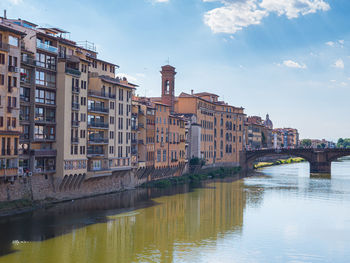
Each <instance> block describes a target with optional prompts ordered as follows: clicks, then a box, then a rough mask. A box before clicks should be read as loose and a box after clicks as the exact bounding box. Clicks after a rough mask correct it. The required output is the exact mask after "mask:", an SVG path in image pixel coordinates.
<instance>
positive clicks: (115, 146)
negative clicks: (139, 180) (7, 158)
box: [3, 19, 136, 177]
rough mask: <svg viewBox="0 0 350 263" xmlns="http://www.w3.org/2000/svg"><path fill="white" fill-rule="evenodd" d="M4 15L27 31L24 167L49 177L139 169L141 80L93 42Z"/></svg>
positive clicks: (24, 50)
mask: <svg viewBox="0 0 350 263" xmlns="http://www.w3.org/2000/svg"><path fill="white" fill-rule="evenodd" d="M3 21H5V22H4V23H5V24H6V25H7V26H8V27H10V28H11V29H13V30H17V31H19V32H22V33H21V34H23V33H24V32H25V34H26V35H25V36H24V37H23V39H22V41H21V45H20V46H19V47H22V52H21V51H19V52H21V53H22V54H21V75H20V76H21V89H20V98H21V102H20V105H21V123H20V124H21V126H22V130H23V133H22V136H21V138H20V150H21V162H20V163H21V167H22V169H23V170H24V171H25V172H26V173H28V174H29V173H30V174H34V175H36V174H41V175H45V177H47V175H55V176H58V177H63V176H66V175H67V176H68V175H84V176H87V177H91V176H106V175H111V174H112V171H114V170H120V169H123V170H124V169H131V160H130V151H131V150H130V148H131V147H130V146H131V142H130V141H131V98H132V91H133V90H134V89H135V88H136V85H134V84H131V83H129V82H128V81H127V79H125V78H124V79H120V78H116V77H115V70H116V68H118V66H117V65H115V64H113V63H110V62H107V61H103V60H101V59H99V58H98V57H97V52H96V49H95V47H94V45H93V44H91V43H88V42H85V43H77V42H74V41H72V40H69V39H68V37H67V34H68V33H69V32H67V31H64V30H62V29H59V28H42V27H41V28H39V27H38V26H37V25H35V24H34V23H31V22H29V21H25V20H21V19H16V20H11V19H3ZM19 54H20V53H19ZM18 78H19V77H18ZM58 91H59V92H58Z"/></svg>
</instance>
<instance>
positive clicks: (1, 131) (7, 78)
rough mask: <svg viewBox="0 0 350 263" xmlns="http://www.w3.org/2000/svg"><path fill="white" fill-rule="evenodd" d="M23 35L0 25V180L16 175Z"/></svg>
mask: <svg viewBox="0 0 350 263" xmlns="http://www.w3.org/2000/svg"><path fill="white" fill-rule="evenodd" d="M24 35H25V34H24V33H22V32H20V31H18V30H16V29H14V28H12V27H10V26H8V25H6V24H5V23H4V21H0V177H7V176H10V177H12V178H13V176H16V175H18V164H19V152H18V147H19V135H20V133H21V127H20V124H19V119H20V105H19V104H20V103H19V98H20V89H19V86H20V69H19V67H20V59H21V45H20V44H21V38H22V37H24Z"/></svg>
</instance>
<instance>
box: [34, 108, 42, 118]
mask: <svg viewBox="0 0 350 263" xmlns="http://www.w3.org/2000/svg"><path fill="white" fill-rule="evenodd" d="M34 119H35V120H36V121H44V108H43V107H35V118H34Z"/></svg>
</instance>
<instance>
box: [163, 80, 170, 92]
mask: <svg viewBox="0 0 350 263" xmlns="http://www.w3.org/2000/svg"><path fill="white" fill-rule="evenodd" d="M164 87H165V89H164V92H165V94H169V80H166V81H165V83H164Z"/></svg>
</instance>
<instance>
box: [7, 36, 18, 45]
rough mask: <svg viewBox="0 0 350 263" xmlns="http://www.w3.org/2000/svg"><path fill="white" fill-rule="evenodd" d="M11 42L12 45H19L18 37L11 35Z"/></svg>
mask: <svg viewBox="0 0 350 263" xmlns="http://www.w3.org/2000/svg"><path fill="white" fill-rule="evenodd" d="M9 44H10V45H11V46H15V47H18V37H14V36H11V35H9Z"/></svg>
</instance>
